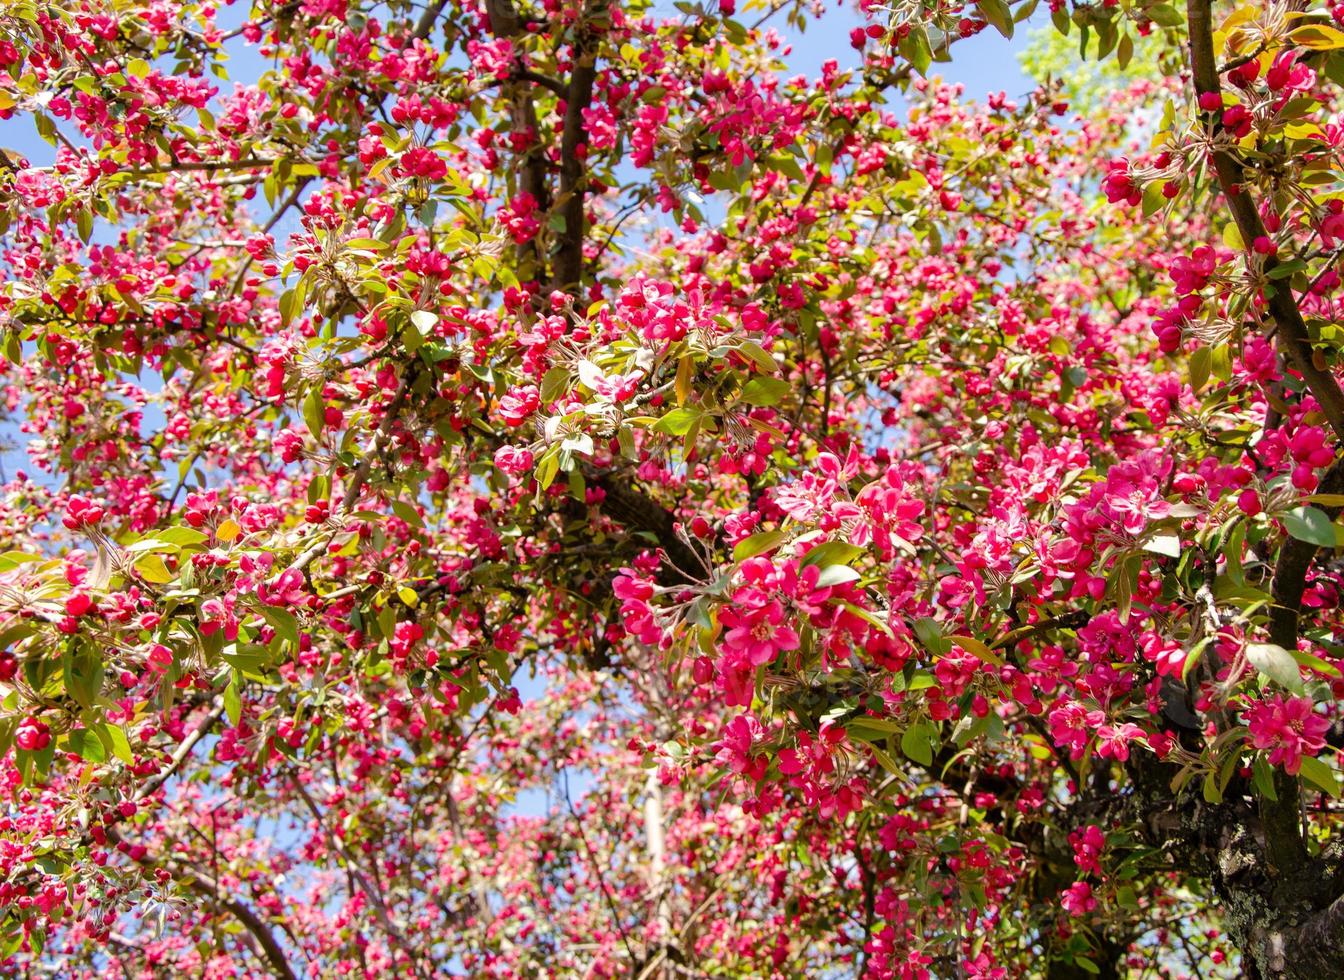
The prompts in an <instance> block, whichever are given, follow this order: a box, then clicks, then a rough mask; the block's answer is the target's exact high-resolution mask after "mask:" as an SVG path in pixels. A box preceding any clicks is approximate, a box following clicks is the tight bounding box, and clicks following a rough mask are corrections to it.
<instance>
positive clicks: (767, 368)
mask: <svg viewBox="0 0 1344 980" xmlns="http://www.w3.org/2000/svg"><path fill="white" fill-rule="evenodd" d="M737 349H738V350H739V351H741V352H742V353H743V354H745V355H746V356H747V357H749V358H750V359H751V360H752V362H753V363H755V365H756V366H757V367H758V368H760V369H761V371H762V372H764V373H765V374H774V373H775V372H776V371H778V370H779V365H778V364H776V363H775V359H774V358H773V357H771V356H770V354H769V353H768V352H767V351H766V349H765V348H764V347H762V346H761V345H760V344H758V343H756V341H754V340H744V341H742V343H740V344H738V345H737Z"/></svg>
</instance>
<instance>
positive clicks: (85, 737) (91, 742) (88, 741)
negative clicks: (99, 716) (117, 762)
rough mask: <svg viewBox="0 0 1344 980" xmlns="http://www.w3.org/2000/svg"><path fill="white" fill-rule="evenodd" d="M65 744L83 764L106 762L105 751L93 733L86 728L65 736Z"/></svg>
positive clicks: (77, 729)
mask: <svg viewBox="0 0 1344 980" xmlns="http://www.w3.org/2000/svg"><path fill="white" fill-rule="evenodd" d="M65 740H66V744H67V745H68V746H69V749H70V751H71V752H74V753H75V754H76V755H78V756H79V757H80V758H81V759H83V760H84V761H85V762H106V761H107V749H106V748H105V747H104V746H103V743H102V741H101V740H100V739H98V738H97V737H96V736H95V735H94V734H93V732H91V731H89V730H88V729H87V728H76V729H75V730H74V731H72V732H70V733H68V734H67V735H66V736H65Z"/></svg>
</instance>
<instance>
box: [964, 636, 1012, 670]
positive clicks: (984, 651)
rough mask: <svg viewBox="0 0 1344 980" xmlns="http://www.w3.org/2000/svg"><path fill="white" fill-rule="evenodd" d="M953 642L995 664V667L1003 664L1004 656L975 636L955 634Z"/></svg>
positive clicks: (986, 661) (988, 662)
mask: <svg viewBox="0 0 1344 980" xmlns="http://www.w3.org/2000/svg"><path fill="white" fill-rule="evenodd" d="M951 640H952V642H953V643H955V644H956V645H957V646H959V647H961V648H962V649H963V650H965V651H966V652H967V653H969V654H972V655H974V656H976V657H978V658H979V659H981V660H983V661H984V662H985V663H987V664H993V665H994V666H995V667H1002V666H1003V658H1002V657H1000V656H999V655H998V654H997V653H995V652H994V651H993V650H991V649H990V648H989V647H987V646H985V644H984V643H983V642H981V641H980V640H977V639H976V638H975V637H973V636H953V637H951Z"/></svg>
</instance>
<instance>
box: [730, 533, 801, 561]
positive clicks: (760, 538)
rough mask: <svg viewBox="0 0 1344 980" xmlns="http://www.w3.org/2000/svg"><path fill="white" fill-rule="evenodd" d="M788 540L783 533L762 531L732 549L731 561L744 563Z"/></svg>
mask: <svg viewBox="0 0 1344 980" xmlns="http://www.w3.org/2000/svg"><path fill="white" fill-rule="evenodd" d="M786 540H788V535H787V534H785V533H784V532H783V531H762V532H761V533H760V534H753V535H752V536H751V537H749V538H744V539H743V540H741V541H739V542H738V543H737V544H736V545H735V546H734V547H733V561H746V560H747V559H748V558H754V557H756V556H757V555H761V554H764V553H765V552H767V551H773V550H774V549H776V548H778V547H779V546H780V545H781V544H783V543H784V542H785V541H786Z"/></svg>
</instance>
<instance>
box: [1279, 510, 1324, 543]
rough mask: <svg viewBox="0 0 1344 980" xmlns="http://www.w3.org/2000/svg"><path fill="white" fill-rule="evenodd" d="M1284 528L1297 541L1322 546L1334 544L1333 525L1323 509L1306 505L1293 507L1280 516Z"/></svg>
mask: <svg viewBox="0 0 1344 980" xmlns="http://www.w3.org/2000/svg"><path fill="white" fill-rule="evenodd" d="M1279 519H1280V520H1282V521H1283V526H1284V528H1285V529H1286V530H1287V531H1288V533H1289V534H1291V535H1292V536H1293V537H1295V538H1297V540H1299V541H1305V542H1307V544H1314V545H1319V546H1320V547H1322V548H1333V547H1334V546H1335V526H1334V523H1333V522H1332V521H1331V520H1330V517H1329V515H1328V514H1326V513H1325V511H1322V510H1317V509H1316V508H1315V507H1308V506H1306V505H1305V504H1304V505H1303V506H1301V507H1294V508H1293V509H1292V510H1290V511H1288V512H1287V513H1285V514H1283V515H1282V516H1281V517H1280V518H1279Z"/></svg>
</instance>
